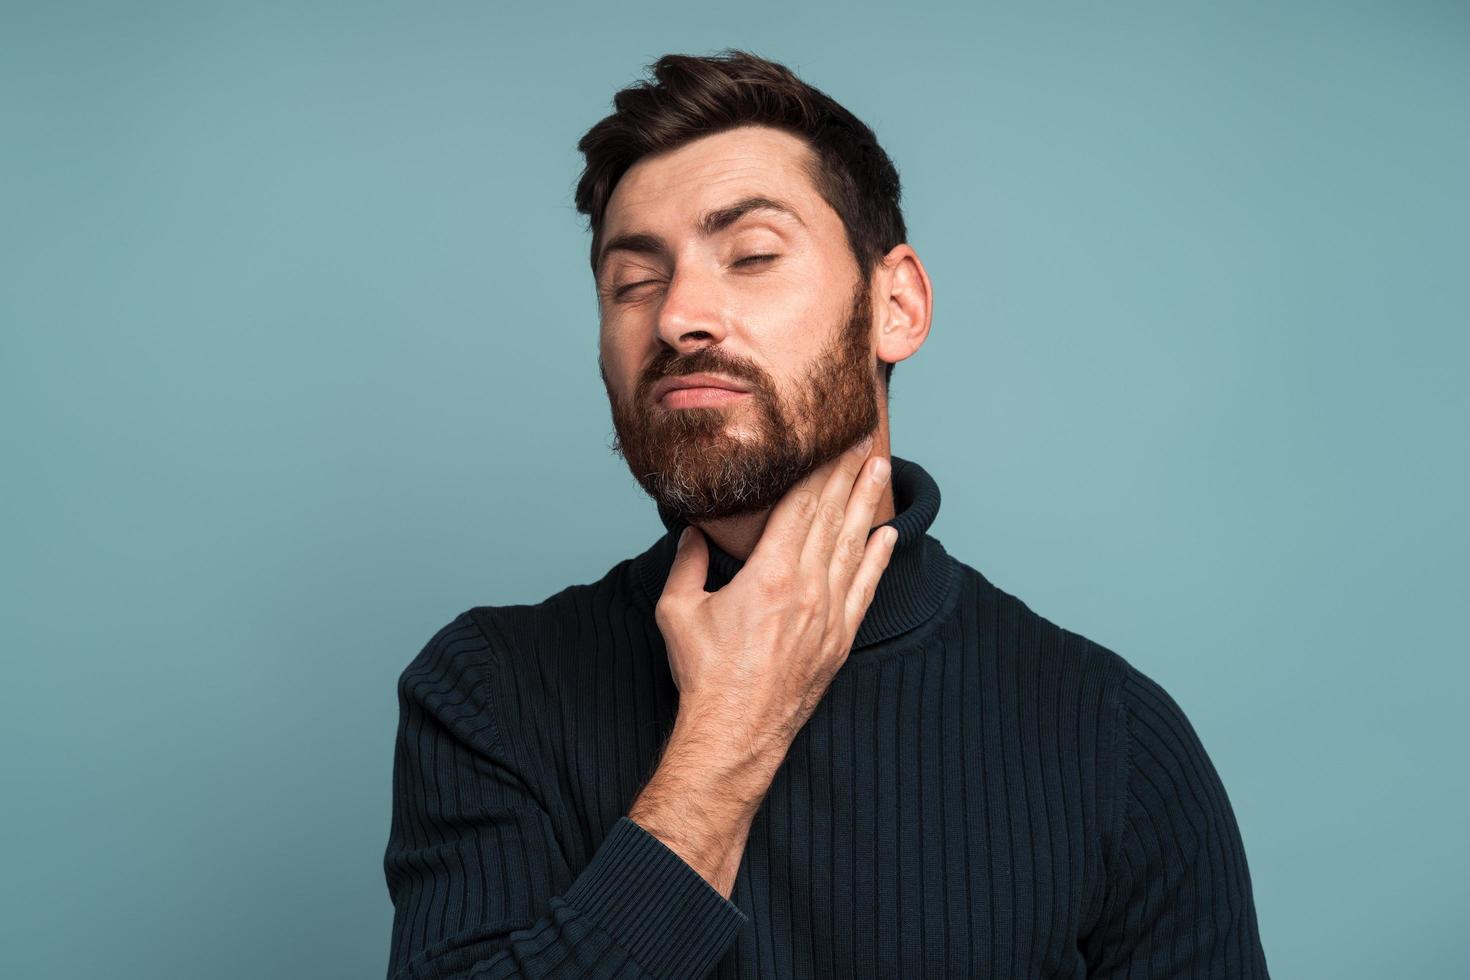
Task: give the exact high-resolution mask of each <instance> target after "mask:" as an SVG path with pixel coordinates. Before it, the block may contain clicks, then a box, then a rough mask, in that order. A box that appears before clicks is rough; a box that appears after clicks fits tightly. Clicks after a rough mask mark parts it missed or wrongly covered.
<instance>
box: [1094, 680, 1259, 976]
mask: <svg viewBox="0 0 1470 980" xmlns="http://www.w3.org/2000/svg"><path fill="white" fill-rule="evenodd" d="M1118 724H1119V725H1120V729H1119V733H1118V735H1119V737H1118V742H1119V747H1120V751H1119V753H1118V760H1119V765H1118V766H1117V767H1116V768H1117V770H1118V771H1117V773H1116V779H1117V780H1118V782H1117V784H1116V785H1117V786H1118V787H1119V788H1118V789H1117V791H1116V795H1115V797H1114V799H1115V804H1114V810H1115V816H1114V818H1113V820H1112V822H1111V830H1110V831H1109V832H1107V833H1106V834H1105V840H1107V841H1108V842H1109V843H1110V846H1109V849H1108V858H1107V861H1106V864H1107V867H1108V884H1107V889H1106V895H1105V898H1104V903H1103V910H1102V914H1101V918H1100V920H1099V922H1098V924H1097V926H1096V928H1095V929H1093V930H1092V931H1091V933H1090V934H1089V935H1088V936H1087V937H1085V938H1084V940H1083V942H1082V949H1083V952H1084V954H1085V956H1086V958H1087V964H1088V973H1087V975H1088V976H1089V977H1098V978H1119V980H1121V978H1128V980H1140V978H1154V980H1163V978H1174V977H1221V978H1229V980H1269V974H1268V973H1267V972H1266V957H1265V953H1264V951H1263V950H1262V948H1261V937H1260V934H1259V932H1258V931H1257V927H1256V910H1255V903H1254V899H1253V897H1252V893H1251V881H1250V871H1249V869H1248V868H1247V866H1246V859H1245V848H1244V847H1243V846H1242V844H1241V839H1240V830H1239V828H1238V827H1237V826H1236V822H1235V814H1234V811H1233V810H1232V809H1231V806H1230V801H1229V799H1228V797H1227V796H1226V794H1225V787H1224V786H1223V785H1222V783H1221V781H1220V777H1219V774H1218V773H1216V771H1215V767H1214V765H1213V764H1212V763H1211V762H1210V759H1209V756H1208V755H1207V754H1206V753H1205V749H1204V746H1203V744H1201V742H1200V739H1199V736H1198V735H1197V734H1196V733H1195V730H1194V728H1193V726H1191V725H1190V723H1189V720H1188V719H1187V718H1186V717H1185V715H1184V712H1183V711H1182V710H1181V709H1180V707H1179V705H1178V704H1177V703H1175V701H1174V700H1173V698H1171V697H1170V696H1169V695H1168V693H1166V692H1165V691H1164V689H1163V688H1161V687H1159V685H1158V684H1156V683H1154V682H1153V681H1152V680H1150V679H1149V678H1148V677H1146V676H1145V675H1143V674H1142V673H1140V672H1139V671H1137V670H1136V669H1134V668H1133V667H1132V666H1128V665H1125V668H1124V678H1123V682H1122V703H1121V705H1120V709H1119V720H1118Z"/></svg>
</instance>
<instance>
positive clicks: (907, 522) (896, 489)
mask: <svg viewBox="0 0 1470 980" xmlns="http://www.w3.org/2000/svg"><path fill="white" fill-rule="evenodd" d="M889 460H890V462H891V463H892V464H893V476H892V482H893V509H894V512H895V513H894V515H893V517H892V518H891V519H890V520H887V521H884V522H883V524H880V525H877V526H878V527H884V526H888V525H892V526H893V527H895V528H897V529H898V541H897V542H895V543H894V546H893V555H892V557H890V558H889V560H888V567H887V568H886V569H884V571H883V575H882V577H881V578H880V579H879V580H878V589H877V592H876V593H875V594H874V596H873V601H872V602H871V603H870V604H869V606H868V611H867V614H866V615H865V616H864V618H863V622H862V625H861V626H859V627H858V631H857V636H856V637H855V638H854V640H853V649H854V650H856V649H859V648H861V647H866V646H872V645H873V644H875V643H881V642H883V641H884V640H888V639H891V638H892V637H895V636H898V635H899V634H900V633H906V632H908V631H909V630H911V629H913V628H914V627H916V626H918V625H920V624H921V623H923V622H924V621H925V620H927V619H928V618H929V617H930V616H932V615H934V613H935V612H937V611H938V610H939V607H940V606H941V605H943V603H944V600H945V598H946V597H947V596H948V594H949V590H950V586H951V584H952V578H953V576H954V574H955V563H954V560H953V559H952V558H950V556H949V554H948V553H947V552H946V551H945V550H944V546H943V545H941V544H940V543H939V541H938V540H937V539H935V538H933V537H930V536H929V533H928V531H929V526H930V525H931V524H933V523H934V518H935V515H937V514H938V513H939V486H938V485H937V484H936V483H935V482H934V478H933V477H931V476H930V475H929V474H928V472H927V471H926V470H925V469H924V468H923V467H922V466H920V465H919V464H918V463H915V462H913V461H912V460H907V459H902V458H900V457H898V456H894V455H892V454H890V455H889ZM658 515H659V518H660V519H661V520H662V521H663V523H664V527H665V528H666V529H667V533H666V534H665V535H664V536H663V537H662V538H660V539H659V540H658V541H657V542H656V543H655V544H654V545H653V547H651V548H649V549H648V550H647V551H645V552H644V553H643V554H642V555H640V556H639V557H638V560H637V567H636V569H635V574H636V576H637V579H638V581H639V583H640V585H641V586H642V588H643V590H644V592H645V593H646V594H647V596H648V601H649V602H650V603H655V602H657V601H658V597H659V596H660V595H661V594H662V593H663V588H664V582H665V580H667V579H668V575H669V568H670V567H672V565H673V563H674V553H675V552H676V551H677V550H678V547H679V535H680V534H681V533H682V532H683V530H684V528H685V527H686V526H688V522H687V521H684V520H683V519H682V518H680V517H678V516H676V515H675V514H674V513H672V512H670V511H668V510H666V509H665V508H664V507H663V506H660V507H659V508H658ZM705 543H706V544H707V545H708V547H709V573H708V575H707V576H706V578H705V586H704V587H705V589H706V590H707V591H710V592H713V591H716V590H718V589H720V588H722V587H724V586H725V585H726V584H728V583H729V582H730V580H731V579H733V578H734V577H735V574H736V573H737V572H739V571H740V569H741V568H743V567H744V566H745V561H744V559H741V558H736V557H735V556H734V555H731V554H730V553H729V552H727V551H725V550H724V549H723V548H721V547H720V546H719V545H718V544H716V543H715V542H714V540H713V539H711V538H710V537H709V536H708V535H706V536H705Z"/></svg>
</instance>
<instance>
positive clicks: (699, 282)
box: [657, 264, 725, 353]
mask: <svg viewBox="0 0 1470 980" xmlns="http://www.w3.org/2000/svg"><path fill="white" fill-rule="evenodd" d="M657 329H658V335H659V338H660V339H661V340H663V342H664V343H666V344H668V345H669V346H670V347H672V348H674V349H675V350H677V351H680V352H681V353H682V352H685V351H688V350H690V349H691V348H694V347H699V346H703V345H704V344H706V343H714V344H717V343H719V342H720V341H722V340H724V339H725V313H724V304H723V302H722V300H721V296H720V289H719V284H718V283H717V282H716V281H715V280H714V278H713V277H712V276H709V275H705V274H703V273H702V272H701V271H700V270H698V269H697V268H694V267H692V266H690V265H689V264H685V265H684V266H683V267H682V268H678V269H675V270H674V275H673V277H672V278H671V279H670V280H669V285H668V288H667V289H666V290H665V291H664V296H663V302H662V303H661V304H660V306H659V311H658V327H657Z"/></svg>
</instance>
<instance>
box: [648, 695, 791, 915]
mask: <svg viewBox="0 0 1470 980" xmlns="http://www.w3.org/2000/svg"><path fill="white" fill-rule="evenodd" d="M687 718H688V716H686V715H684V714H681V715H680V718H679V719H678V720H677V721H676V722H675V724H674V730H673V732H672V733H671V734H670V736H669V739H668V742H667V743H666V745H665V748H664V752H663V756H662V758H661V760H660V762H659V764H658V768H657V769H655V770H654V773H653V775H652V776H651V777H649V779H648V782H647V783H646V784H645V785H644V787H643V790H642V791H641V792H640V793H639V795H638V797H637V799H636V800H635V801H634V803H633V806H632V808H631V809H630V810H629V811H628V817H629V819H631V820H633V821H634V822H636V823H637V824H639V825H640V826H641V827H643V828H644V829H645V830H647V831H648V832H649V833H650V834H652V835H653V836H655V837H657V838H658V839H659V840H661V841H663V842H664V843H665V844H666V845H667V846H668V847H669V849H670V850H672V851H673V852H674V853H676V854H678V855H679V856H680V857H681V858H683V859H684V861H685V862H686V863H687V864H688V865H689V866H690V867H692V868H694V870H696V871H698V872H699V874H700V875H702V876H703V877H704V879H705V880H706V881H708V882H709V883H710V885H711V886H712V887H714V888H715V890H717V891H718V892H719V893H720V894H721V895H723V896H725V897H726V898H729V897H730V894H731V892H732V891H733V890H734V887H735V875H736V872H737V871H738V870H739V868H740V859H741V856H742V855H743V854H744V853H745V843H746V839H747V837H748V836H749V834H750V825H751V821H753V820H754V819H755V813H756V811H757V810H758V809H760V805H761V801H762V800H763V799H764V798H765V795H766V792H767V791H768V790H769V789H770V786H771V781H772V779H773V778H774V777H775V774H776V770H777V769H779V768H780V766H781V762H782V760H783V759H784V758H785V752H786V748H787V747H788V746H787V745H785V744H782V743H781V742H780V741H779V740H778V742H777V743H776V744H773V745H770V746H767V747H765V748H763V749H761V750H759V751H753V750H749V749H748V747H747V748H745V749H742V748H741V746H740V745H739V744H738V742H736V741H735V740H733V739H732V738H731V736H730V730H729V729H728V728H726V729H723V730H721V729H720V728H719V727H718V726H715V725H712V724H708V723H698V722H694V721H690V720H687Z"/></svg>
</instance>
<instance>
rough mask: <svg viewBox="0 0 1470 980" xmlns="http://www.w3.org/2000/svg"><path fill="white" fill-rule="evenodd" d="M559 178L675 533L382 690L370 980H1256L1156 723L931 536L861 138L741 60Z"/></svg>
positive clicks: (675, 94) (454, 632)
mask: <svg viewBox="0 0 1470 980" xmlns="http://www.w3.org/2000/svg"><path fill="white" fill-rule="evenodd" d="M653 74H654V77H653V79H652V80H651V81H647V82H640V83H638V84H635V85H634V86H631V87H629V88H627V89H625V90H623V91H621V92H619V93H618V94H617V96H616V97H615V99H614V107H615V109H616V111H615V112H614V113H613V114H611V115H609V116H608V117H607V118H605V119H603V120H602V121H600V122H599V123H598V124H597V125H595V126H594V127H593V128H592V129H591V130H590V131H589V132H588V133H587V134H586V135H585V136H584V137H583V138H582V140H581V141H580V143H579V144H578V147H579V149H580V150H581V151H582V153H583V154H584V155H585V158H586V169H585V171H584V173H583V175H582V178H581V181H580V183H579V185H578V188H577V194H576V201H577V206H578V209H579V210H580V211H581V212H582V213H584V214H586V215H587V217H588V220H589V225H590V230H591V232H592V243H591V253H590V261H591V268H592V274H593V279H594V282H595V284H596V292H597V297H598V307H599V314H600V330H599V358H598V364H599V369H600V371H601V376H602V380H603V384H604V386H605V387H606V389H607V396H608V402H609V405H610V408H611V412H612V422H613V426H614V429H615V432H616V443H615V447H614V448H615V450H616V451H617V452H619V453H620V454H621V455H622V457H623V458H624V460H625V461H626V462H627V464H628V467H629V469H630V471H631V472H632V475H633V477H634V479H635V480H636V481H637V482H638V484H639V486H641V487H642V488H643V490H644V491H646V492H647V494H648V495H649V496H650V497H651V498H652V499H653V501H654V503H655V504H656V506H657V509H658V513H659V516H660V518H661V520H662V522H663V524H664V527H665V530H666V533H665V534H664V535H663V536H662V537H660V538H659V539H658V540H657V541H655V542H653V544H652V545H651V546H650V547H648V548H647V549H646V550H645V551H643V552H642V553H641V554H639V555H637V556H635V557H632V558H629V559H626V560H624V561H622V562H619V563H618V564H617V565H616V566H614V567H613V568H612V569H611V570H609V571H608V572H607V573H606V574H605V575H604V576H602V578H600V579H599V580H598V581H596V582H593V583H590V584H586V585H574V586H570V587H568V588H566V589H564V590H563V591H561V592H558V593H556V594H555V595H553V596H550V597H548V598H547V599H545V600H543V601H542V602H540V603H537V604H535V605H500V606H495V605H485V606H476V607H474V608H472V609H469V610H466V611H464V612H463V613H461V614H460V615H458V616H456V617H455V618H454V619H453V620H452V621H450V622H449V623H448V624H446V625H445V626H443V627H442V628H441V629H440V630H438V632H437V633H436V634H435V635H434V636H433V637H432V638H431V639H430V640H429V641H428V643H427V644H426V645H425V646H424V648H423V650H422V651H421V652H420V653H419V655H418V656H417V657H416V658H415V659H414V660H413V661H412V663H410V664H409V665H408V667H407V668H406V669H405V670H404V671H403V673H402V676H401V677H400V679H399V687H398V694H399V703H400V711H401V714H400V723H399V729H398V741H397V749H396V755H395V761H394V778H393V800H394V802H393V813H392V829H391V832H390V839H389V843H388V847H387V850H386V853H385V856H384V870H385V873H386V878H387V883H388V889H389V892H390V895H391V897H392V900H393V903H394V909H395V914H394V921H393V934H392V949H391V954H390V957H391V958H390V964H389V968H388V975H389V977H390V978H396V980H411V978H430V977H433V978H438V980H448V978H466V980H468V978H472V977H473V978H490V977H508V976H525V977H573V976H578V977H609V978H610V977H657V978H673V977H705V976H716V977H721V978H737V977H740V978H746V977H749V978H754V977H793V978H794V977H824V978H825V977H839V976H840V977H904V978H907V977H980V976H983V977H997V978H1007V980H1015V978H1053V977H1055V978H1063V977H1067V978H1079V977H1116V978H1124V977H1127V978H1138V980H1141V978H1164V977H1232V978H1250V980H1264V978H1266V977H1267V971H1266V962H1265V956H1264V954H1263V952H1262V949H1261V944H1260V938H1259V934H1258V930H1257V924H1256V914H1255V907H1254V903H1253V899H1252V894H1251V884H1250V876H1249V872H1248V870H1247V865H1246V859H1245V852H1244V849H1243V847H1242V844H1241V838H1240V833H1239V830H1238V828H1237V826H1236V821H1235V816H1234V814H1233V812H1232V809H1231V806H1230V803H1229V800H1228V798H1227V796H1226V793H1225V790H1224V788H1223V786H1222V785H1221V781H1220V778H1219V776H1218V775H1217V773H1216V771H1215V769H1214V767H1213V766H1212V765H1211V763H1210V760H1209V757H1208V755H1207V754H1206V752H1205V750H1204V747H1203V746H1202V744H1201V743H1200V740H1199V738H1198V736H1197V735H1196V733H1195V731H1194V729H1193V728H1192V727H1191V726H1190V724H1189V721H1188V720H1187V718H1186V717H1185V715H1184V713H1183V711H1181V709H1180V708H1179V706H1178V704H1177V703H1175V702H1174V700H1173V699H1172V698H1170V696H1169V695H1168V694H1167V693H1166V692H1165V691H1164V690H1163V689H1162V688H1161V687H1160V686H1159V685H1158V684H1156V683H1154V682H1153V681H1152V680H1151V679H1149V678H1148V677H1147V676H1145V675H1144V674H1142V673H1141V672H1139V671H1138V670H1137V669H1135V668H1134V667H1133V666H1132V665H1130V664H1129V663H1128V662H1127V661H1126V660H1124V659H1123V658H1122V657H1121V656H1120V655H1118V654H1117V653H1115V652H1113V651H1112V650H1109V649H1107V648H1106V647H1104V646H1102V645H1100V644H1098V643H1095V642H1093V641H1091V640H1089V639H1087V638H1086V637H1083V636H1081V635H1079V634H1078V633H1076V632H1073V631H1070V630H1067V629H1064V628H1062V627H1060V626H1058V625H1056V624H1054V623H1052V622H1051V621H1050V620H1047V619H1046V618H1044V617H1042V616H1040V615H1039V614H1037V613H1035V612H1033V611H1032V610H1031V609H1030V608H1029V607H1028V606H1027V605H1026V604H1025V603H1023V602H1022V601H1021V600H1020V599H1018V598H1016V597H1015V596H1013V595H1011V594H1009V593H1007V592H1005V591H1004V590H1002V589H1000V588H999V587H998V586H996V585H995V584H993V583H992V582H991V581H990V580H989V579H987V578H986V577H985V576H984V575H982V574H981V573H980V572H979V571H977V570H976V569H975V568H974V567H972V566H971V565H968V564H966V563H964V562H961V561H959V560H958V559H957V558H955V557H954V556H952V555H950V554H949V553H948V552H947V551H946V550H945V548H944V547H943V546H942V545H941V544H940V542H939V541H938V540H937V539H936V538H934V537H933V536H932V535H930V534H929V533H928V530H929V528H930V526H931V525H932V523H933V521H934V518H935V515H936V513H937V512H938V509H939V489H938V487H937V485H936V484H935V481H934V480H933V478H932V477H931V476H930V475H929V473H928V472H926V471H925V470H924V468H923V467H921V466H920V465H919V464H918V463H916V462H914V461H912V460H907V459H903V458H900V457H898V456H894V455H892V453H891V451H890V442H889V418H888V391H889V385H890V381H891V377H892V374H893V367H894V365H895V364H896V363H897V362H899V361H902V360H904V359H905V358H907V357H910V356H912V355H913V354H914V353H915V352H916V351H918V349H919V348H920V346H921V345H922V344H923V342H924V340H925V338H926V337H927V336H928V333H929V327H930V321H931V313H932V302H933V294H932V287H931V284H930V281H929V277H928V274H927V273H926V272H925V270H924V266H923V264H922V263H921V262H920V260H919V256H918V254H917V253H916V252H915V250H914V249H913V247H912V246H911V245H910V244H909V243H908V242H907V241H906V238H907V234H906V231H905V226H904V220H903V216H902V212H901V210H900V208H899V179H898V174H897V171H896V170H895V168H894V166H893V164H892V162H891V161H890V160H889V158H888V156H887V154H885V153H884V151H883V150H882V149H881V148H880V147H879V146H878V143H877V141H876V138H875V137H874V134H873V132H872V131H871V130H870V129H869V128H868V127H867V126H866V125H864V124H863V123H862V122H860V121H859V120H858V119H856V118H855V117H854V116H853V115H852V114H851V113H850V112H848V111H847V110H846V109H844V108H843V107H842V106H840V105H839V104H837V103H836V102H835V101H833V100H832V99H831V98H830V97H828V96H827V95H825V94H824V93H822V92H820V91H819V90H817V89H815V88H813V87H811V86H810V85H808V84H806V83H805V82H803V81H801V80H800V79H798V78H797V77H796V76H795V75H794V74H793V73H792V72H790V71H789V70H788V69H786V68H785V67H783V66H781V65H778V64H775V63H773V62H770V61H767V60H764V59H761V58H758V57H756V56H755V55H752V54H749V53H748V52H743V51H727V52H722V53H721V54H720V55H717V56H713V57H707V58H700V57H690V56H681V55H668V56H666V57H664V58H661V59H659V61H657V62H656V63H655V64H654V65H653Z"/></svg>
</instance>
